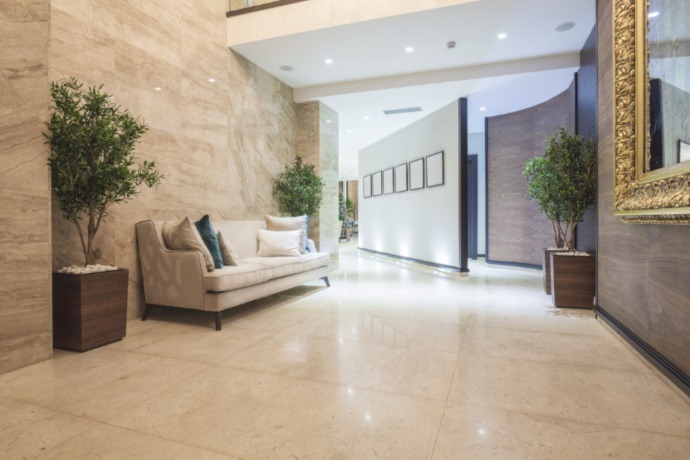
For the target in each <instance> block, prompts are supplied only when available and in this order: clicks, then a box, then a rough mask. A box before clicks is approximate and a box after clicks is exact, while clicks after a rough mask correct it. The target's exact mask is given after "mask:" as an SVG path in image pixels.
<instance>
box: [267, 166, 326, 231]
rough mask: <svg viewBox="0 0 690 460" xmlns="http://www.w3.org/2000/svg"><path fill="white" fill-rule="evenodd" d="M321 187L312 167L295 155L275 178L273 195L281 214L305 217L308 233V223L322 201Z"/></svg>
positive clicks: (321, 183) (320, 180) (319, 178)
mask: <svg viewBox="0 0 690 460" xmlns="http://www.w3.org/2000/svg"><path fill="white" fill-rule="evenodd" d="M323 186H324V183H323V179H321V177H319V175H318V174H316V171H315V170H314V165H312V164H308V163H304V161H303V160H302V157H301V156H299V155H297V156H295V160H294V161H293V162H292V164H288V165H286V166H285V169H284V170H283V171H281V172H280V174H278V176H277V177H276V179H275V182H274V183H273V195H274V196H275V197H276V200H277V201H278V207H279V208H280V210H281V211H282V212H284V213H286V214H287V215H289V216H305V215H306V216H307V232H308V230H309V221H310V219H311V217H312V216H314V215H316V214H317V213H318V212H319V206H321V201H322V200H323ZM307 237H308V235H307Z"/></svg>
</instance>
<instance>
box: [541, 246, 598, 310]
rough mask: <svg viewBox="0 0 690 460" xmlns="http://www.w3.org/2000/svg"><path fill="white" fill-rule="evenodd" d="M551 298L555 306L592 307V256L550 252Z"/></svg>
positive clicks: (593, 259) (593, 265) (593, 261)
mask: <svg viewBox="0 0 690 460" xmlns="http://www.w3.org/2000/svg"><path fill="white" fill-rule="evenodd" d="M550 256H551V264H550V269H551V277H550V279H551V298H552V299H553V304H554V305H555V306H557V307H567V308H590V309H591V308H592V307H594V271H595V266H596V260H595V258H594V256H568V255H560V254H558V253H551V254H550Z"/></svg>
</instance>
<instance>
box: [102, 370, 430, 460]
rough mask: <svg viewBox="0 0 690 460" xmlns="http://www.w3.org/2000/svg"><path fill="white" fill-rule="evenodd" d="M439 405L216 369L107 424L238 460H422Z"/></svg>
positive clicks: (382, 394)
mask: <svg viewBox="0 0 690 460" xmlns="http://www.w3.org/2000/svg"><path fill="white" fill-rule="evenodd" d="M443 404H444V403H443V402H441V401H433V400H429V399H424V398H415V397H409V396H401V395H393V394H388V393H382V392H376V391H370V390H362V389H358V388H348V387H345V386H338V385H330V384H324V383H317V382H310V381H305V380H295V379H286V378H282V377H278V376H271V375H266V374H258V373H253V372H246V371H242V370H237V369H229V368H222V367H216V368H213V369H212V370H210V371H209V372H206V373H204V374H203V375H199V376H197V377H195V378H193V379H191V380H189V381H188V382H186V384H185V385H183V386H178V387H175V388H172V389H170V390H169V391H166V392H165V393H163V394H160V395H158V396H156V397H154V398H152V399H150V400H148V401H146V402H144V403H142V404H140V405H139V406H138V407H136V408H135V409H134V410H130V411H128V412H127V413H124V414H121V415H120V416H118V417H116V418H115V419H113V420H111V421H110V422H109V423H111V424H114V425H117V426H121V427H125V428H128V429H131V430H135V431H138V432H141V433H146V434H150V435H153V436H160V437H162V438H164V439H169V440H174V441H177V442H182V443H185V444H189V445H194V446H197V447H201V448H205V449H209V450H213V451H217V452H224V453H227V454H229V455H233V456H236V457H240V458H243V459H271V458H280V459H286V458H314V459H317V458H343V459H344V458H395V459H408V458H409V459H420V458H429V457H430V456H431V452H432V449H433V445H434V440H435V438H436V432H437V430H438V427H439V424H440V421H441V416H442V414H443ZM411 433H414V435H413V436H410V435H409V434H411Z"/></svg>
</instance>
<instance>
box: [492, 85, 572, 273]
mask: <svg viewBox="0 0 690 460" xmlns="http://www.w3.org/2000/svg"><path fill="white" fill-rule="evenodd" d="M559 126H562V127H564V128H566V129H568V130H569V131H571V132H574V131H575V83H574V82H573V84H571V85H570V87H569V88H568V89H567V90H566V91H564V92H563V93H561V94H559V95H558V96H556V97H554V98H553V99H550V100H548V101H546V102H544V103H542V104H539V105H537V106H534V107H530V108H529V109H525V110H521V111H519V112H513V113H509V114H506V115H499V116H496V117H490V118H487V125H486V129H487V146H486V157H487V186H488V187H487V188H488V195H487V226H488V232H487V233H488V234H487V248H486V249H487V254H486V258H487V261H488V262H504V263H513V264H520V265H533V266H541V259H542V252H543V251H542V250H543V248H545V247H549V246H553V245H554V240H553V230H552V227H551V224H550V223H549V221H548V220H547V219H546V218H545V217H544V216H543V215H542V214H541V212H539V209H538V208H537V206H536V204H534V203H532V202H531V201H530V200H529V199H528V198H527V187H526V183H525V179H524V178H523V177H522V169H523V167H524V165H525V162H526V161H527V160H528V159H529V158H532V157H534V156H536V155H540V154H542V153H543V149H544V142H545V141H546V139H547V137H549V136H551V135H553V134H555V133H556V131H557V128H558V127H559Z"/></svg>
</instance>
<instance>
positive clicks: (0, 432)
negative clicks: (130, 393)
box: [0, 397, 96, 459]
mask: <svg viewBox="0 0 690 460" xmlns="http://www.w3.org/2000/svg"><path fill="white" fill-rule="evenodd" d="M94 426H96V422H92V421H90V420H86V419H84V418H80V417H75V416H73V415H67V414H64V413H62V412H56V411H54V410H50V409H45V408H43V407H38V406H34V405H32V404H26V403H23V402H19V401H13V400H10V399H5V398H2V397H0V458H3V459H15V458H16V459H20V458H21V459H30V458H35V457H36V456H38V455H40V454H42V453H43V452H45V451H46V450H48V449H51V448H53V447H55V446H57V445H59V444H61V443H63V442H65V441H67V440H68V439H70V438H73V437H75V436H77V435H78V434H80V433H82V432H84V431H86V430H88V429H89V428H92V427H94Z"/></svg>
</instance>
